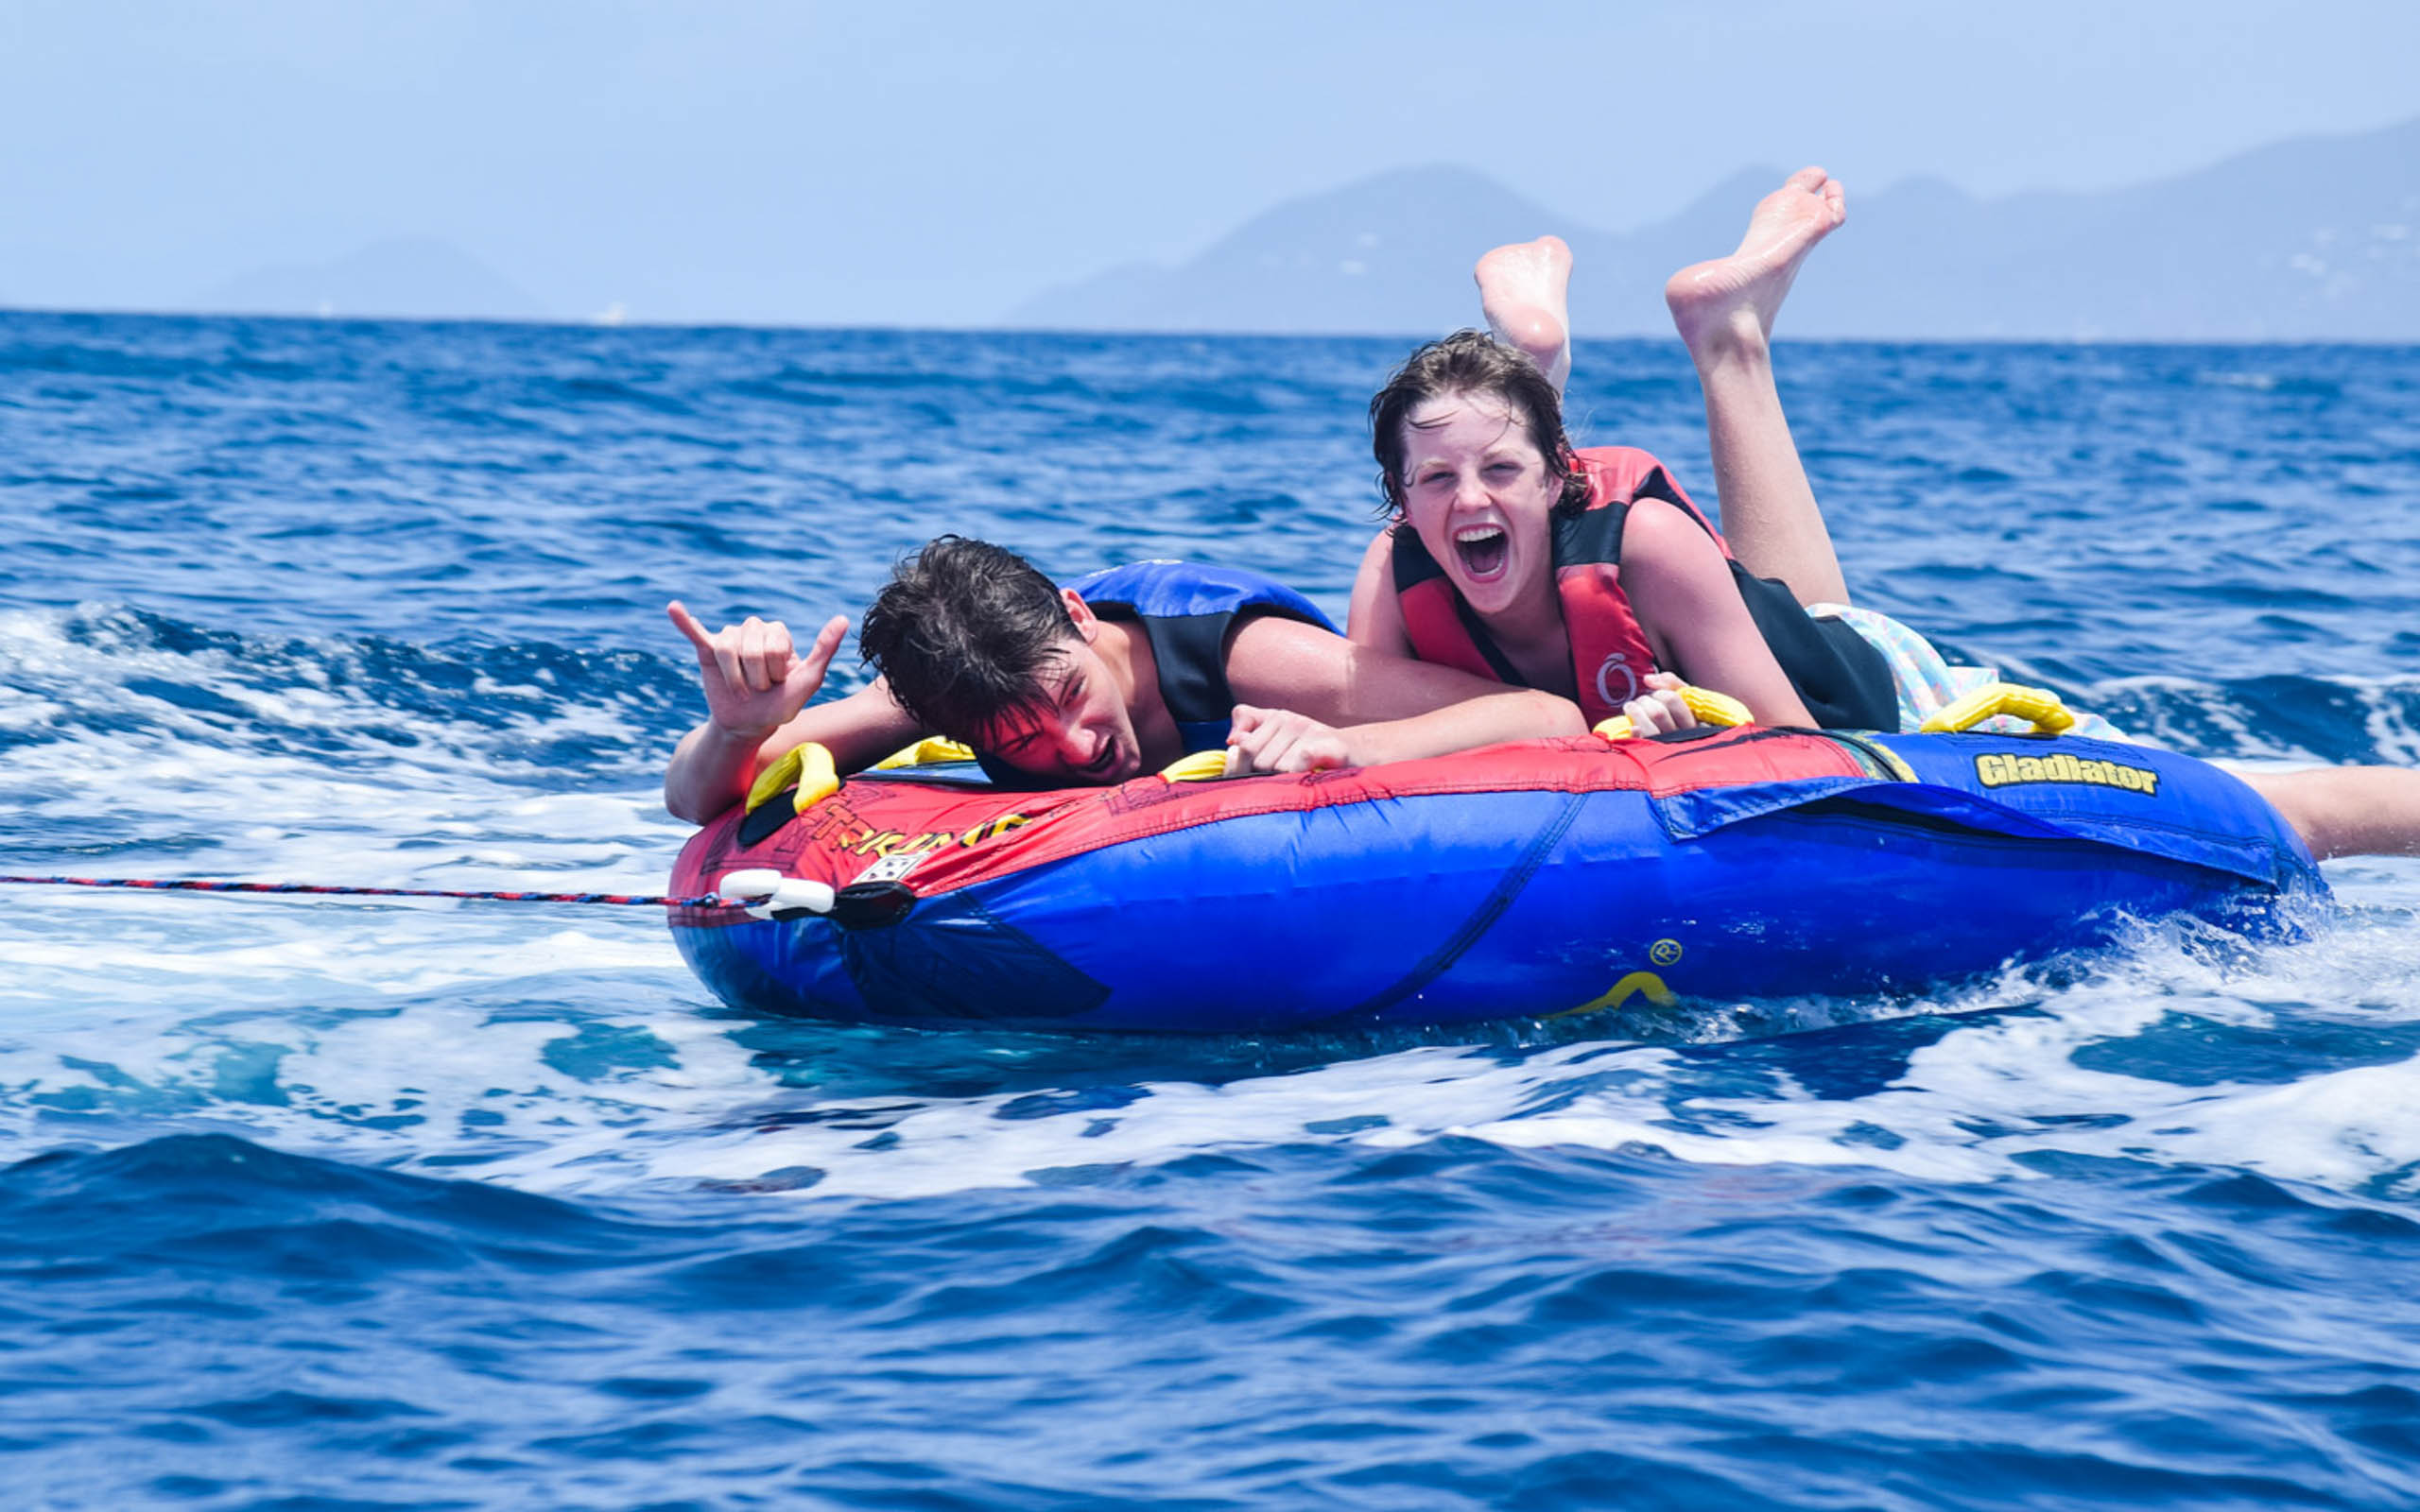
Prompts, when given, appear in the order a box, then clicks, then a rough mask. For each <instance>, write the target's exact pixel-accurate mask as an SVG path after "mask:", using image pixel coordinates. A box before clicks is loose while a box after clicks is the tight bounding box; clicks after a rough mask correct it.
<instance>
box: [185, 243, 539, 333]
mask: <svg viewBox="0 0 2420 1512" xmlns="http://www.w3.org/2000/svg"><path fill="white" fill-rule="evenodd" d="M186 308H188V309H194V310H203V311H211V312H223V313H227V314H241V315H329V316H364V315H367V316H382V315H383V316H409V317H417V318H430V319H441V318H469V319H499V320H543V319H544V318H546V315H547V312H546V309H545V307H544V305H542V304H540V303H539V302H538V301H536V300H533V299H531V298H530V297H529V296H528V295H527V294H526V293H524V292H523V291H522V290H521V289H519V288H518V287H516V286H514V284H513V283H511V282H510V280H508V279H506V278H505V277H504V276H503V275H502V274H500V273H498V272H496V271H495V270H494V269H493V268H492V267H489V266H487V265H486V264H484V263H482V262H480V261H479V260H478V259H477V258H475V257H473V256H471V255H470V254H469V253H468V252H465V251H463V250H462V249H459V248H458V247H455V246H452V245H451V244H449V243H446V242H441V241H433V240H429V239H427V238H406V239H400V240H396V241H385V242H378V243H375V244H374V245H372V246H369V247H365V248H363V249H361V250H359V251H357V252H354V253H353V254H352V255H350V256H347V257H340V258H337V260H336V261H335V262H332V263H320V264H317V265H315V266H290V267H264V268H261V269H259V270H258V271H256V272H251V273H246V274H244V275H243V276H241V277H240V278H233V279H230V280H228V281H227V282H226V283H220V284H217V285H216V286H215V287H213V288H209V289H205V290H203V291H202V292H201V293H199V294H198V295H196V296H194V298H193V300H192V301H190V302H189V303H188V304H187V305H186Z"/></svg>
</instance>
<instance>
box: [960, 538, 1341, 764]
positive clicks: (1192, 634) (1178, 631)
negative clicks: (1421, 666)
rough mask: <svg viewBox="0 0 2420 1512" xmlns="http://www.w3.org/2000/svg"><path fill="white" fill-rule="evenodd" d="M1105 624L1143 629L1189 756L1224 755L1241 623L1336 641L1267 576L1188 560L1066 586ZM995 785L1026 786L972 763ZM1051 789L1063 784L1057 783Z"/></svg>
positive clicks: (1108, 571)
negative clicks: (1230, 666) (1300, 625)
mask: <svg viewBox="0 0 2420 1512" xmlns="http://www.w3.org/2000/svg"><path fill="white" fill-rule="evenodd" d="M1065 586H1066V587H1068V588H1072V589H1074V590H1075V591H1076V593H1077V594H1078V595H1079V596H1080V597H1081V598H1082V599H1083V601H1084V603H1085V604H1086V605H1088V606H1090V608H1091V609H1092V611H1093V612H1094V613H1095V614H1098V615H1099V616H1100V617H1101V618H1103V619H1114V620H1132V621H1133V622H1134V623H1136V624H1138V625H1140V626H1141V627H1143V634H1144V637H1145V638H1146V639H1147V640H1149V641H1150V646H1151V660H1152V661H1153V662H1155V663H1157V665H1158V669H1159V684H1160V698H1161V700H1162V701H1163V702H1165V703H1166V704H1167V710H1168V717H1169V718H1171V719H1173V720H1175V721H1176V730H1177V734H1178V736H1179V737H1180V738H1182V739H1183V740H1184V748H1185V751H1186V753H1187V754H1188V755H1189V754H1191V753H1192V752H1194V751H1201V750H1222V749H1224V748H1225V747H1226V744H1227V731H1228V729H1229V728H1230V726H1231V725H1232V724H1233V723H1234V719H1233V715H1234V713H1235V708H1236V699H1235V695H1234V694H1233V693H1232V692H1231V691H1230V690H1229V689H1228V687H1227V633H1228V631H1229V630H1231V629H1232V628H1234V627H1235V623H1236V618H1237V617H1238V616H1250V615H1252V614H1255V613H1260V614H1283V615H1285V616H1286V617H1287V618H1288V619H1296V620H1302V621H1304V622H1305V623H1307V624H1311V625H1316V626H1318V627H1320V628H1321V629H1323V630H1326V631H1328V632H1330V633H1331V634H1340V633H1342V632H1340V631H1339V630H1338V629H1337V627H1336V626H1335V625H1334V624H1333V623H1332V622H1330V621H1329V619H1328V617H1327V616H1326V615H1324V614H1322V613H1321V612H1320V611H1319V607H1318V606H1317V605H1315V604H1313V603H1312V602H1311V601H1310V600H1309V599H1307V598H1305V597H1304V596H1303V595H1302V594H1300V593H1296V592H1294V591H1293V590H1292V589H1290V588H1288V587H1287V586H1286V585H1285V584H1284V583H1281V582H1279V581H1278V580H1277V579H1276V578H1274V577H1271V576H1266V575H1265V574H1261V573H1256V572H1252V571H1250V570H1248V569H1246V568H1241V567H1205V566H1202V565H1201V563H1199V562H1189V561H1138V562H1130V563H1128V564H1127V565H1125V566H1123V567H1110V568H1105V569H1103V570H1102V571H1100V572H1097V573H1091V574H1087V575H1086V576H1082V577H1079V578H1077V579H1076V580H1075V581H1074V582H1071V583H1068V584H1066V585H1065ZM977 760H978V761H980V762H981V763H982V765H983V770H984V772H985V773H986V774H988V775H989V776H990V777H991V779H992V780H993V781H994V782H998V783H1001V784H1002V785H1004V786H1030V785H1031V784H1032V782H1033V779H1032V778H1030V777H1028V776H1025V775H1024V774H1022V773H1019V772H1018V771H1017V770H1016V769H1015V768H1013V767H1011V766H1010V765H1008V764H1007V763H1005V762H996V761H994V760H992V759H991V758H990V757H988V756H978V757H977ZM1052 785H1054V786H1057V785H1062V784H1061V783H1057V782H1054V783H1053V784H1052Z"/></svg>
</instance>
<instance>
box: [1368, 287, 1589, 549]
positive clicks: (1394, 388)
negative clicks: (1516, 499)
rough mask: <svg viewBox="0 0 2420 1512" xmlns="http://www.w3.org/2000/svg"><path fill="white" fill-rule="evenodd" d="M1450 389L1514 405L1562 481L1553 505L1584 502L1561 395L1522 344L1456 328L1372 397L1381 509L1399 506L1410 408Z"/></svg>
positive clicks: (1565, 508) (1570, 507)
mask: <svg viewBox="0 0 2420 1512" xmlns="http://www.w3.org/2000/svg"><path fill="white" fill-rule="evenodd" d="M1448 394H1490V395H1493V396H1495V398H1497V399H1500V400H1502V401H1503V402H1504V403H1505V404H1508V405H1510V406H1512V410H1513V414H1515V415H1518V416H1520V417H1521V419H1522V421H1523V422H1524V423H1526V424H1527V425H1528V427H1529V431H1530V440H1531V441H1533V442H1535V443H1536V445H1537V448H1538V451H1539V452H1540V453H1541V454H1542V455H1544V456H1545V457H1546V459H1547V475H1548V476H1549V477H1552V478H1554V479H1555V480H1556V481H1557V482H1559V483H1560V484H1562V486H1563V492H1562V497H1560V498H1558V499H1557V500H1555V505H1554V507H1555V510H1556V512H1558V513H1562V514H1575V513H1577V512H1579V511H1580V510H1582V509H1584V508H1586V507H1588V480H1587V479H1585V478H1583V477H1582V476H1581V475H1580V474H1578V473H1577V472H1572V471H1571V442H1570V441H1569V440H1568V439H1566V438H1564V434H1563V399H1562V396H1561V395H1559V394H1557V393H1556V392H1555V391H1554V385H1553V384H1552V383H1550V382H1548V381H1547V375H1546V374H1545V373H1542V372H1540V371H1538V365H1537V364H1536V363H1534V362H1531V361H1530V358H1529V355H1528V354H1527V353H1526V352H1519V351H1516V350H1515V349H1513V348H1512V347H1508V346H1506V345H1505V344H1504V343H1503V342H1501V341H1498V340H1496V339H1495V337H1494V336H1492V335H1488V334H1487V333H1486V332H1484V331H1457V332H1455V333H1454V334H1453V335H1450V336H1447V337H1445V338H1444V339H1443V340H1442V341H1431V342H1430V343H1428V345H1426V346H1425V347H1423V348H1421V349H1420V350H1419V351H1418V352H1413V353H1412V354H1411V355H1410V356H1409V357H1407V358H1405V359H1404V364H1403V366H1402V367H1400V368H1397V369H1395V370H1394V375H1393V376H1392V377H1391V378H1389V379H1388V380H1387V386H1386V387H1384V388H1381V389H1379V390H1378V392H1377V394H1376V396H1375V397H1374V398H1373V399H1372V400H1371V401H1370V449H1371V451H1372V452H1374V454H1376V455H1377V458H1378V487H1379V489H1380V490H1383V491H1384V492H1385V494H1386V498H1387V502H1386V507H1385V510H1384V511H1383V512H1387V513H1392V514H1400V513H1402V512H1403V498H1404V494H1403V459H1404V441H1403V428H1404V425H1405V423H1406V422H1407V421H1409V418H1410V415H1411V412H1412V411H1413V410H1415V409H1418V408H1419V407H1420V406H1421V405H1423V404H1426V403H1427V402H1428V401H1430V400H1432V399H1442V398H1443V397H1444V396H1446V395H1448Z"/></svg>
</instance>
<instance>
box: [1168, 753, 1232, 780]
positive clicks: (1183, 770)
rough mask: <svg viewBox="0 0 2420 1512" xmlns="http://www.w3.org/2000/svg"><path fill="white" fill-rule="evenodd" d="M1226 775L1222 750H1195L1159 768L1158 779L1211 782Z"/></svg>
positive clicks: (1225, 760) (1224, 754)
mask: <svg viewBox="0 0 2420 1512" xmlns="http://www.w3.org/2000/svg"><path fill="white" fill-rule="evenodd" d="M1226 775H1227V753H1226V752H1225V751H1224V750H1197V751H1195V752H1194V753H1193V754H1192V755H1190V756H1180V757H1178V758H1177V759H1176V760H1175V761H1173V762H1171V763H1169V764H1168V765H1166V766H1163V767H1161V768H1160V780H1161V781H1162V782H1216V781H1218V780H1219V778H1221V777H1224V776H1226Z"/></svg>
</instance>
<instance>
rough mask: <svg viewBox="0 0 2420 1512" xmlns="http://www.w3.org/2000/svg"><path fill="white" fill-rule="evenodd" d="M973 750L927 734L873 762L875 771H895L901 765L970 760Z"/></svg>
mask: <svg viewBox="0 0 2420 1512" xmlns="http://www.w3.org/2000/svg"><path fill="white" fill-rule="evenodd" d="M974 759H975V752H974V750H973V749H972V748H970V747H967V746H966V745H964V744H963V743H962V742H959V741H955V740H944V739H942V737H941V736H939V735H928V736H926V737H925V739H923V740H920V741H918V742H916V744H914V745H913V746H909V747H906V748H905V749H901V750H895V751H892V752H891V753H890V755H888V756H885V757H884V758H883V759H882V760H880V761H878V762H876V763H874V764H873V770H875V771H877V772H895V771H897V770H899V768H901V767H903V766H932V765H939V764H940V763H942V762H971V761H973V760H974Z"/></svg>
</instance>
